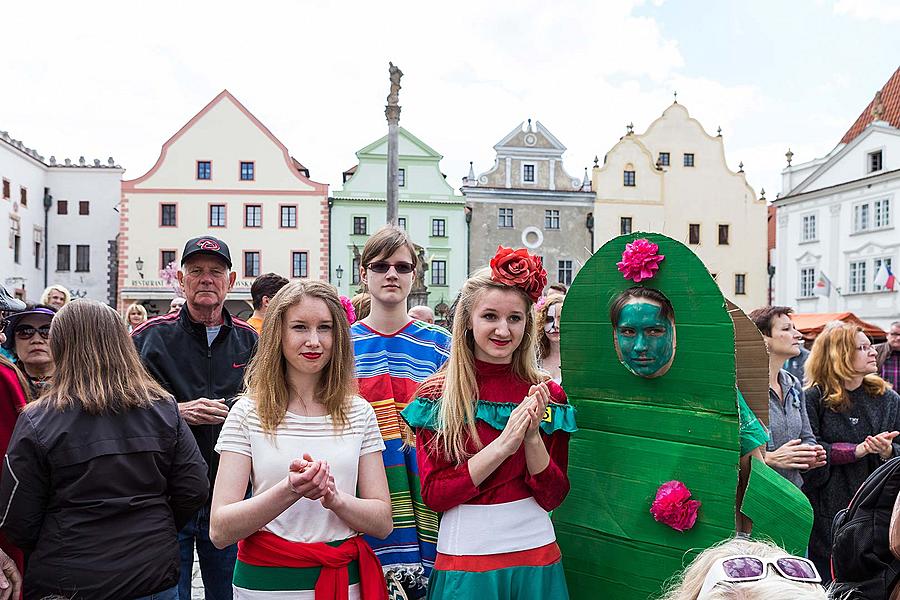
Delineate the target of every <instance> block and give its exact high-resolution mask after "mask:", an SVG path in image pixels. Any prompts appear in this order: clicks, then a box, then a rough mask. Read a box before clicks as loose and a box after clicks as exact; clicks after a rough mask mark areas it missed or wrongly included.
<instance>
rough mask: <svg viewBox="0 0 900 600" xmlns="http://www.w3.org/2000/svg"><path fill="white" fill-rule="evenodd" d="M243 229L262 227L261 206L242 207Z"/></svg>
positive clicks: (248, 205) (249, 205)
mask: <svg viewBox="0 0 900 600" xmlns="http://www.w3.org/2000/svg"><path fill="white" fill-rule="evenodd" d="M244 227H262V204H247V205H246V206H244ZM254 277H255V275H254Z"/></svg>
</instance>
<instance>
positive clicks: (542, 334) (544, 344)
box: [535, 291, 566, 359]
mask: <svg viewBox="0 0 900 600" xmlns="http://www.w3.org/2000/svg"><path fill="white" fill-rule="evenodd" d="M565 299H566V297H565V296H564V295H562V294H560V293H557V292H555V291H554V292H553V293H551V294H547V297H546V298H545V299H544V303H543V304H542V305H541V307H540V308H539V309H538V311H537V319H536V320H535V321H536V323H535V329H536V331H537V336H538V344H537V357H538V358H539V359H544V358H547V356H549V355H550V338H548V337H547V332H546V331H544V326H545V325H546V324H547V313H549V312H550V307H551V306H555V305H557V304H562V303H563V302H564V301H565ZM560 314H561V313H560V311H556V320H557V322H556V327H557V329H558V328H559V317H560Z"/></svg>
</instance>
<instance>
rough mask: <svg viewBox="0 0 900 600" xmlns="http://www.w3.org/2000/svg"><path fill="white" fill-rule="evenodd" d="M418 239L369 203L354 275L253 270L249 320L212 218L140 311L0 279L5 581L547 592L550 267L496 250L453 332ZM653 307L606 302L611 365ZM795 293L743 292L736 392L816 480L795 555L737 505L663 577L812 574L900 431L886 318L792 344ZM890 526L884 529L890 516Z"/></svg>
mask: <svg viewBox="0 0 900 600" xmlns="http://www.w3.org/2000/svg"><path fill="white" fill-rule="evenodd" d="M418 260H419V258H418V254H417V252H416V249H415V247H414V245H413V244H412V242H411V241H410V239H409V238H408V236H407V235H406V233H405V232H404V231H403V230H402V229H399V228H396V227H392V226H386V227H385V228H383V229H381V230H379V231H378V232H376V233H375V234H374V235H373V236H371V237H370V238H369V240H368V241H367V243H366V244H365V247H364V248H363V251H362V254H361V260H360V265H361V266H360V274H359V275H360V281H361V282H362V286H363V288H364V289H365V291H364V292H362V293H360V294H357V295H356V296H355V297H354V298H352V299H351V298H345V297H343V296H339V294H338V292H337V290H336V289H335V288H334V287H333V286H331V285H330V284H328V283H324V282H320V281H312V280H297V281H289V280H288V279H286V278H284V277H282V276H280V275H278V274H275V273H268V274H265V275H262V276H260V277H258V278H257V279H256V280H255V282H254V283H253V285H252V287H251V297H252V302H253V313H252V315H251V317H250V318H249V319H248V321H247V322H244V321H242V320H240V319H239V318H237V317H235V316H233V315H232V314H230V313H229V311H228V310H227V309H226V308H225V298H226V295H227V294H228V292H229V290H231V288H232V286H233V285H234V282H235V278H236V275H235V273H234V272H233V271H232V261H231V255H230V252H229V248H228V246H227V244H226V243H225V242H224V241H222V240H218V239H216V238H213V237H210V236H202V237H198V238H194V239H191V240H188V242H187V243H186V244H185V247H184V251H183V253H182V256H181V269H180V270H179V272H178V281H179V284H180V287H181V290H182V292H183V296H180V297H178V298H176V299H175V300H173V302H172V305H171V307H170V311H169V312H168V313H167V314H165V315H161V316H157V317H154V318H150V319H148V313H147V310H146V308H145V307H144V306H142V305H141V304H138V303H136V304H132V305H130V306H128V307H127V308H126V309H125V311H124V314H123V315H119V314H118V313H116V311H114V310H113V309H111V308H110V307H108V306H106V305H103V304H101V303H98V302H94V301H91V300H86V299H79V300H77V301H71V298H70V296H69V293H68V291H66V290H65V289H64V288H61V287H60V286H51V287H50V288H48V289H47V290H46V291H45V293H44V294H43V296H42V298H41V302H40V303H39V304H36V305H28V306H26V305H24V304H23V303H21V302H19V301H18V300H16V299H14V298H12V297H10V296H9V294H8V293H6V291H5V290H2V288H0V290H2V294H0V312H2V314H3V315H4V317H3V323H2V326H0V342H2V344H0V345H2V349H3V352H4V354H3V356H0V390H2V396H0V400H2V402H0V449H2V450H3V452H4V454H5V461H4V465H3V470H2V477H0V507H3V508H2V511H0V549H2V551H3V552H2V553H0V600H6V599H7V598H18V597H19V594H20V593H23V594H24V597H25V598H26V599H32V598H33V599H41V598H49V597H54V598H56V597H63V598H97V599H106V598H109V599H141V600H144V599H148V600H149V599H155V600H172V599H179V598H180V599H182V600H187V599H189V598H191V583H192V582H191V576H192V571H193V561H194V558H195V556H196V557H197V558H198V560H199V568H200V573H201V576H202V580H203V587H204V594H205V597H206V598H208V599H213V600H219V599H226V598H228V599H230V598H248V599H256V598H274V597H291V598H300V599H303V598H308V599H316V600H323V599H326V598H327V599H328V600H332V599H335V600H337V599H352V598H361V599H364V600H370V599H371V600H382V599H384V600H387V599H388V598H391V599H392V600H393V599H395V598H407V599H417V598H425V597H427V598H432V599H445V598H447V599H449V598H476V597H478V598H484V599H485V600H493V599H497V600H499V599H501V598H509V599H521V600H527V599H530V598H554V599H556V598H559V599H564V598H567V597H568V592H567V588H566V581H565V573H564V571H563V557H562V555H561V553H560V549H559V547H558V546H557V543H556V535H555V532H554V525H553V523H552V521H551V519H550V513H551V512H552V511H553V510H554V509H556V508H557V507H558V506H560V504H561V503H562V502H563V501H564V499H565V498H566V495H567V494H568V491H569V480H568V468H567V467H568V444H569V439H570V436H571V434H572V433H573V432H574V431H575V430H576V425H575V422H576V417H575V411H574V409H573V407H572V406H571V405H570V404H569V403H568V401H567V397H566V394H565V392H564V391H563V390H564V387H565V382H564V381H563V371H564V369H563V367H564V365H563V362H562V361H563V358H562V354H561V352H560V322H561V320H562V316H563V311H564V305H565V299H566V291H567V290H566V289H565V286H559V284H556V285H553V286H549V287H548V286H547V285H546V283H547V282H546V272H545V271H544V270H543V267H542V266H541V263H540V260H539V259H538V258H537V257H534V256H532V255H530V254H528V252H526V251H524V250H519V251H515V252H513V251H510V250H509V249H501V250H500V252H499V253H498V257H496V260H492V261H491V265H490V266H488V267H484V268H482V269H480V270H477V271H475V272H474V273H473V274H472V275H471V276H470V277H469V279H468V280H467V281H466V282H465V284H464V285H463V287H462V289H461V291H460V294H459V297H458V298H457V299H456V301H455V302H454V305H453V307H452V308H451V314H450V315H449V318H448V320H447V323H446V325H447V326H448V327H447V328H445V327H442V326H440V325H436V324H435V315H434V312H433V311H432V310H431V309H430V308H428V307H427V306H416V307H413V308H410V309H408V308H407V300H408V297H409V293H410V289H411V287H412V283H413V277H414V273H415V271H416V267H417V261H418ZM657 294H658V292H657ZM660 295H661V294H660ZM633 297H641V298H642V299H643V302H642V303H639V304H635V303H634V302H633V301H632V300H633ZM667 303H668V300H666V298H665V297H664V296H662V298H661V299H658V298H656V297H655V296H654V295H653V290H652V289H650V288H645V287H640V286H637V287H634V288H630V289H629V290H626V292H625V293H623V296H622V298H620V299H618V300H616V301H614V302H612V304H611V306H610V307H609V309H610V318H611V321H612V323H613V324H614V325H616V332H617V334H616V335H617V341H616V344H617V348H618V349H619V350H620V351H621V353H622V354H621V356H622V360H623V363H625V364H626V366H627V367H628V368H629V370H632V371H633V372H635V371H634V370H641V369H645V370H652V371H653V373H652V376H658V375H660V374H662V373H664V372H665V370H666V369H667V368H668V366H669V365H670V364H671V361H672V359H673V357H672V356H671V355H670V356H668V357H667V359H666V358H665V357H664V358H660V364H655V363H654V364H649V361H648V360H645V358H646V356H645V355H644V354H642V353H643V352H645V351H644V350H642V349H641V344H644V343H648V344H652V343H654V341H653V340H654V338H660V337H664V336H665V335H667V331H666V323H668V320H667V318H666V310H667V308H666V305H667ZM647 306H649V307H650V308H651V309H652V310H651V311H655V312H654V314H649V313H648V314H643V313H642V314H638V312H639V310H640V307H645V308H646V307H647ZM670 308H671V307H669V309H670ZM632 313H634V314H632ZM790 314H791V309H790V308H789V307H779V306H770V307H764V308H760V309H758V310H756V311H753V312H752V313H750V315H749V317H750V319H751V320H752V321H753V322H754V323H755V324H756V326H757V327H758V328H759V331H760V333H761V334H762V337H763V339H764V341H765V343H766V346H767V348H768V351H769V375H770V377H769V415H768V416H769V419H768V428H767V429H766V428H764V427H763V426H762V424H761V423H759V422H758V421H756V420H755V419H754V418H752V413H751V412H750V409H749V408H747V406H746V404H745V403H744V401H743V398H742V397H741V396H740V394H738V399H739V403H740V404H741V414H742V432H741V454H742V456H744V457H745V458H746V463H747V464H749V460H750V458H749V457H750V456H754V455H755V456H757V457H758V458H760V459H763V460H764V461H765V462H766V464H768V465H769V466H771V467H772V468H773V469H775V470H776V471H777V472H778V473H780V474H781V475H782V476H783V477H785V478H786V479H787V480H789V481H790V482H791V483H793V484H794V485H795V486H797V487H798V488H800V489H801V490H802V491H803V492H804V493H805V494H806V495H807V497H808V498H809V500H810V503H811V505H812V507H813V514H814V525H813V533H812V537H811V539H810V542H809V548H808V556H807V557H802V556H791V555H789V554H788V553H787V552H785V551H784V550H782V549H780V548H778V547H777V546H774V545H772V544H768V543H764V542H760V541H751V540H749V539H747V538H746V536H745V535H744V534H743V533H740V532H744V531H749V530H750V529H751V524H750V523H749V521H747V522H746V523H743V522H742V521H741V519H740V515H739V516H738V517H739V518H738V522H737V531H738V532H739V533H738V535H737V537H735V538H733V539H729V540H724V541H723V542H722V543H721V544H719V545H717V546H715V547H713V548H709V549H707V550H705V551H704V552H702V553H701V554H700V555H699V556H698V557H697V558H695V559H694V560H693V561H692V562H691V563H690V564H689V565H688V566H687V568H686V569H685V571H684V572H683V573H682V574H680V575H679V576H678V577H677V579H676V580H675V581H672V582H670V585H669V586H668V587H667V589H666V590H665V591H664V592H662V593H664V594H665V596H664V599H665V600H695V599H697V600H700V599H706V600H724V599H729V598H748V599H750V598H767V599H780V598H785V599H787V598H791V599H800V600H803V599H807V598H808V599H819V598H826V597H828V596H827V591H826V588H825V587H823V586H827V585H828V584H829V583H830V581H831V578H832V570H831V565H830V555H831V551H832V522H833V520H834V518H835V516H836V514H837V513H838V511H840V510H841V509H844V508H846V507H847V505H848V504H849V503H850V500H851V498H852V497H853V496H854V494H855V493H856V490H857V489H858V488H859V487H860V486H861V485H862V484H863V482H864V481H865V480H866V478H867V477H868V476H869V475H871V474H872V473H873V472H875V471H876V470H877V469H879V467H881V466H882V465H883V464H884V463H885V462H887V461H889V460H891V459H892V458H894V457H896V456H898V454H900V439H896V438H898V436H900V396H898V395H897V393H896V392H894V391H893V388H894V387H895V386H896V385H897V384H898V383H900V322H895V323H893V324H892V325H891V327H890V331H889V332H888V337H887V342H886V343H885V344H882V345H880V346H874V345H872V343H871V341H870V340H869V338H868V337H867V336H866V335H865V334H864V333H863V332H862V330H860V329H859V328H858V327H855V326H852V325H846V324H842V323H835V324H833V325H831V326H829V327H827V328H826V329H825V331H823V332H822V333H821V334H820V335H819V336H818V337H817V338H816V339H815V342H814V343H813V345H812V348H811V350H810V351H809V352H808V353H807V354H808V356H804V352H806V349H805V348H804V343H803V342H804V340H803V339H802V336H801V335H800V333H799V332H798V331H797V330H796V328H795V327H794V325H793V322H792V321H791V318H790ZM654 319H656V320H654ZM632 322H634V323H642V325H631V324H630V323H632ZM657 322H658V323H657ZM654 323H657V324H656V325H654ZM629 328H632V329H633V330H634V331H633V332H632V333H629V332H628V331H631V329H629ZM641 328H645V329H646V331H647V333H646V337H645V336H644V333H642V331H643V330H642V329H641ZM626 329H628V331H625V330H626ZM620 330H621V331H622V332H623V333H622V334H621V336H620V335H619V333H618V332H619V331H620ZM673 347H674V346H673ZM798 357H802V358H803V360H799V359H798ZM630 361H633V362H630ZM748 415H750V416H748ZM742 465H744V462H743V460H742ZM897 512H900V509H898V510H897ZM439 515H440V518H439ZM889 528H890V529H896V531H894V532H893V537H892V538H891V539H893V538H894V537H896V538H897V539H898V540H900V517H898V518H897V519H893V520H892V521H891V523H890V524H885V525H884V529H885V531H884V535H885V536H888V534H889V531H888V529H889ZM885 539H887V537H885ZM898 545H900V544H898ZM898 560H900V554H898Z"/></svg>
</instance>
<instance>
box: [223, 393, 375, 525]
mask: <svg viewBox="0 0 900 600" xmlns="http://www.w3.org/2000/svg"><path fill="white" fill-rule="evenodd" d="M347 412H348V414H347V418H348V424H347V425H346V426H345V427H344V428H343V429H342V430H335V428H334V425H333V423H332V420H331V417H330V416H327V415H326V416H324V417H304V416H300V415H297V414H294V413H291V412H288V413H287V414H286V415H285V417H284V420H283V421H282V422H281V424H280V425H279V426H278V428H277V429H276V430H275V436H274V437H272V436H267V435H266V434H265V433H264V432H263V429H262V426H261V425H260V422H259V416H258V415H257V412H256V403H255V402H254V401H253V400H252V399H251V398H249V397H247V396H243V397H241V398H240V399H239V400H238V401H237V402H235V404H234V406H233V407H232V408H231V412H229V413H228V418H227V419H226V420H225V424H224V425H223V426H222V433H221V434H220V435H219V441H218V443H217V444H216V452H219V453H220V454H221V453H222V452H236V453H238V454H243V455H245V456H249V457H250V458H251V460H252V461H253V468H252V471H251V474H250V479H251V483H252V484H253V494H254V495H258V494H261V493H262V492H264V491H266V490H267V489H269V488H271V487H272V486H274V485H276V484H278V483H279V482H280V481H281V480H282V479H284V477H285V476H286V475H287V474H288V467H289V466H290V464H291V461H292V460H293V459H295V458H302V457H303V454H304V453H308V454H309V455H310V456H312V458H313V459H314V460H320V459H324V460H326V461H328V465H329V466H330V467H331V474H332V475H333V476H334V482H335V484H336V485H337V487H338V489H339V490H340V491H341V492H343V493H345V494H350V495H352V496H355V495H356V483H357V476H358V474H359V457H360V456H362V455H363V454H369V453H370V452H381V451H382V450H384V442H383V441H382V439H381V431H380V430H379V429H378V421H377V420H376V418H375V411H374V410H373V409H372V406H371V405H370V404H369V403H368V402H366V401H365V400H363V399H362V398H360V397H359V396H354V397H353V399H352V400H351V402H350V407H349V410H348V411H347ZM264 529H265V530H267V531H270V532H272V533H274V534H275V535H277V536H279V537H282V538H284V539H286V540H291V541H294V542H304V543H311V542H330V541H334V540H343V539H346V538H349V537H352V536H354V535H356V533H357V532H356V531H354V530H352V529H350V527H348V526H347V524H346V523H344V522H343V521H342V520H341V519H340V518H339V517H338V516H337V515H335V514H334V513H333V512H331V511H330V510H328V509H326V508H324V507H323V506H322V503H321V502H320V501H318V500H309V499H308V498H300V499H299V500H297V502H295V503H294V504H293V505H292V506H291V507H290V508H288V509H287V510H286V511H284V512H283V513H281V514H280V515H279V516H278V517H276V518H275V519H274V520H273V521H271V522H270V523H269V524H268V525H266V527H265V528H264Z"/></svg>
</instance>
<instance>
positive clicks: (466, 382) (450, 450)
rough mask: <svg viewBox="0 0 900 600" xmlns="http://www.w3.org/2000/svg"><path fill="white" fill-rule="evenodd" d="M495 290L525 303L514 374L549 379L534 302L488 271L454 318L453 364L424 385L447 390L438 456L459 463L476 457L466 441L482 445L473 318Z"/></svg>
mask: <svg viewBox="0 0 900 600" xmlns="http://www.w3.org/2000/svg"><path fill="white" fill-rule="evenodd" d="M490 289H499V290H505V291H513V292H515V293H518V294H520V295H521V296H522V299H523V300H524V301H525V334H524V335H523V337H522V342H521V343H520V344H519V347H518V348H516V349H515V351H514V352H513V355H512V372H513V374H514V375H515V376H516V377H518V378H519V379H521V380H523V381H527V382H529V383H539V382H540V381H543V380H544V379H546V377H544V376H543V374H542V373H541V372H540V370H539V369H538V367H537V362H536V360H535V345H536V343H537V339H536V335H535V325H534V311H533V310H531V305H532V302H531V299H530V298H529V297H528V296H527V295H526V294H525V292H524V291H522V290H520V289H519V288H517V287H511V286H508V285H504V284H502V283H497V282H495V281H493V280H492V279H491V270H490V268H488V267H485V268H484V269H480V270H479V271H477V272H475V274H474V275H472V276H471V277H470V278H469V279H468V280H467V281H466V282H465V283H464V284H463V286H462V290H461V291H460V295H459V299H458V301H457V303H456V311H455V312H454V315H453V332H452V337H451V341H450V358H449V359H448V360H447V363H446V364H445V365H444V368H443V369H442V370H441V371H439V372H438V373H436V374H435V375H432V376H431V377H430V378H429V379H427V380H426V381H425V383H423V384H422V390H428V389H432V390H433V389H435V388H437V387H440V389H441V390H442V394H441V400H440V406H439V409H438V414H437V435H436V436H435V439H434V443H435V444H436V445H437V450H438V452H440V453H442V454H443V455H444V456H446V457H447V458H449V459H450V460H453V461H455V462H457V463H462V462H463V461H465V460H466V459H467V458H469V456H471V454H470V453H469V452H468V451H467V450H466V437H467V436H468V437H469V438H471V440H472V442H473V443H474V444H475V446H476V447H477V448H479V449H480V448H481V447H482V444H481V439H480V438H479V436H478V432H477V431H476V429H475V401H476V400H477V399H478V381H477V379H476V377H475V339H474V337H473V335H472V317H473V313H474V309H475V305H476V304H477V303H478V301H479V300H480V299H481V297H482V295H483V294H484V293H485V292H486V291H487V290H490Z"/></svg>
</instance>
